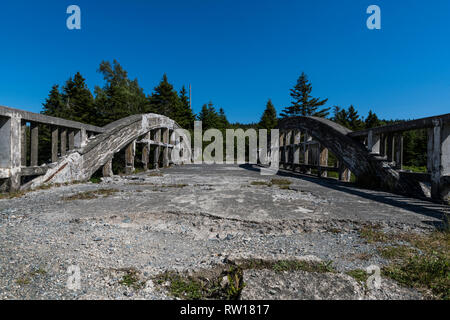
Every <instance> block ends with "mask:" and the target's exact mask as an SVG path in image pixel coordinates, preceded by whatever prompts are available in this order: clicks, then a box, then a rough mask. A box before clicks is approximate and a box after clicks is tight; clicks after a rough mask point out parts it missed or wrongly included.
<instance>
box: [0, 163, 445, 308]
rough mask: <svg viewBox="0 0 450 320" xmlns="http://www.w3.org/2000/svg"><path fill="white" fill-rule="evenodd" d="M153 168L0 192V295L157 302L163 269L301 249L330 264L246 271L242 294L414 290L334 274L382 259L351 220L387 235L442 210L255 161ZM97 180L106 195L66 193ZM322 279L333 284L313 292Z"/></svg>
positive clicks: (422, 224) (430, 221) (390, 294)
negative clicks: (132, 279)
mask: <svg viewBox="0 0 450 320" xmlns="http://www.w3.org/2000/svg"><path fill="white" fill-rule="evenodd" d="M161 173H162V176H158V175H154V174H150V175H149V174H148V173H139V174H135V175H133V176H129V177H112V178H106V179H104V181H103V182H102V183H100V184H92V183H85V184H76V185H69V186H62V187H55V188H51V189H48V190H39V191H33V192H30V193H27V194H26V195H25V196H23V197H21V198H15V199H4V200H0V241H1V243H2V246H1V248H0V299H139V298H143V299H167V298H171V297H170V296H169V295H168V293H167V292H165V291H163V290H160V289H159V288H158V287H157V286H155V284H154V283H153V281H152V280H151V278H152V277H153V276H155V275H157V274H159V273H161V272H164V271H167V270H178V271H188V272H193V271H196V270H200V269H207V268H212V267H214V266H217V265H221V264H223V263H224V259H228V260H233V259H241V258H258V259H298V258H299V257H303V256H314V257H316V258H317V259H320V260H323V261H332V262H333V266H334V267H335V268H336V269H337V270H338V271H339V273H337V274H326V275H318V274H315V273H309V274H308V273H305V272H303V273H297V274H295V275H289V274H288V273H286V274H273V272H272V274H270V272H271V271H269V270H249V271H247V272H246V275H244V280H245V281H246V282H248V285H247V287H246V289H245V290H244V292H243V294H242V298H252V299H257V298H264V299H266V298H269V299H280V298H284V299H342V298H347V299H380V298H382V299H385V298H391V299H402V298H403V299H410V298H421V295H420V293H418V292H416V291H414V290H412V289H408V288H402V287H400V286H398V285H397V284H395V283H393V282H391V281H388V280H387V279H385V280H386V281H383V284H384V285H382V287H381V289H380V290H378V291H377V292H366V291H365V290H363V286H362V285H361V284H358V283H356V282H355V281H354V280H353V279H352V278H350V277H348V276H346V275H345V272H346V271H349V270H354V269H365V268H366V267H367V266H369V265H373V264H375V265H379V266H382V265H384V264H385V263H386V261H385V260H384V259H383V258H382V257H380V256H379V255H377V252H376V245H374V244H369V243H367V242H365V241H364V239H361V238H360V236H359V233H358V228H360V227H361V226H362V225H364V224H380V225H381V226H382V228H384V230H385V231H389V232H405V231H408V232H429V231H430V230H432V229H433V228H434V226H435V225H437V224H439V223H441V222H442V221H441V218H442V214H443V212H444V211H448V207H445V206H440V205H437V204H433V203H429V202H424V201H421V200H417V199H408V198H405V197H402V196H398V195H393V194H389V193H386V192H381V191H370V190H363V189H359V188H357V187H354V186H352V185H349V184H342V183H340V182H337V181H334V180H330V179H321V180H318V179H316V178H313V177H310V176H302V175H293V174H291V173H289V172H284V171H280V172H279V174H278V176H277V178H283V179H288V180H290V181H291V185H290V186H289V189H282V188H280V187H278V186H276V185H273V186H265V185H252V184H251V183H252V182H253V181H270V180H271V179H272V178H273V177H271V176H261V175H260V174H259V168H258V167H256V166H248V165H246V166H238V165H185V166H178V167H174V168H169V169H163V170H161ZM100 188H102V189H105V188H106V189H108V188H111V189H117V192H115V193H113V194H111V195H109V196H107V197H103V196H100V197H98V198H95V199H89V200H71V201H68V200H67V199H66V198H67V197H68V196H70V195H73V194H77V193H79V192H85V191H91V190H97V189H100ZM71 265H77V266H79V267H80V271H81V282H80V284H81V288H80V289H78V290H70V289H68V288H67V285H66V284H67V279H68V277H69V275H68V274H67V269H68V268H69V266H71ZM130 268H132V269H133V270H136V272H137V273H138V274H139V276H140V278H141V279H142V281H143V282H144V283H145V286H144V287H143V288H141V289H139V290H138V289H134V288H131V287H127V286H124V285H122V284H120V280H121V277H123V270H126V269H130ZM36 270H41V271H42V272H34V271H36ZM121 270H122V271H121ZM268 273H269V274H268ZM246 277H247V279H246ZM24 279H27V281H23V280H24ZM268 279H270V281H268ZM286 279H288V280H286ZM283 283H284V284H285V285H284V287H283ZM305 283H309V285H305ZM280 286H281V287H280ZM330 286H332V287H333V288H335V289H336V290H325V289H324V288H327V287H328V288H330ZM267 292H273V294H270V295H269V296H267Z"/></svg>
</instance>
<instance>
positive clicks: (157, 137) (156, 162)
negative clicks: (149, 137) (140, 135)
mask: <svg viewBox="0 0 450 320" xmlns="http://www.w3.org/2000/svg"><path fill="white" fill-rule="evenodd" d="M153 141H155V143H156V148H155V153H154V159H153V166H154V168H155V169H158V168H159V156H160V153H161V148H160V146H159V143H160V142H161V129H156V130H155V136H154V138H153Z"/></svg>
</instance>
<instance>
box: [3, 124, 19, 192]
mask: <svg viewBox="0 0 450 320" xmlns="http://www.w3.org/2000/svg"><path fill="white" fill-rule="evenodd" d="M21 129H22V124H21V118H20V117H16V116H13V117H11V118H2V119H0V150H1V151H2V152H1V153H0V168H5V169H9V190H10V191H17V190H19V189H20V169H21V163H22V155H21V150H22V147H21V140H22V132H21Z"/></svg>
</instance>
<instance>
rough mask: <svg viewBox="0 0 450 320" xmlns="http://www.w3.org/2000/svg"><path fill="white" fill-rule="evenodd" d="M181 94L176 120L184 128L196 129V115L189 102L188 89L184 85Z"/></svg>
mask: <svg viewBox="0 0 450 320" xmlns="http://www.w3.org/2000/svg"><path fill="white" fill-rule="evenodd" d="M179 96H180V97H179V103H178V107H177V112H176V116H175V117H174V120H175V121H176V122H177V123H178V124H179V125H180V126H181V127H182V128H183V129H194V121H195V115H194V113H193V112H192V109H191V106H190V104H189V97H188V96H187V91H186V88H185V87H184V86H183V87H182V88H181V90H180V94H179Z"/></svg>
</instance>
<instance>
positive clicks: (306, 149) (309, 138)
mask: <svg viewBox="0 0 450 320" xmlns="http://www.w3.org/2000/svg"><path fill="white" fill-rule="evenodd" d="M311 141H312V136H311V135H310V134H309V133H308V132H307V131H306V132H305V144H304V145H303V150H304V151H303V152H304V157H305V158H304V159H305V164H308V165H309V164H311V161H310V156H311V150H310V149H311V146H310V145H309V144H308V142H311ZM306 173H307V174H311V168H306Z"/></svg>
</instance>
